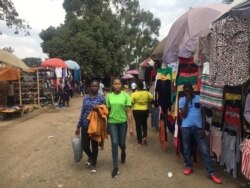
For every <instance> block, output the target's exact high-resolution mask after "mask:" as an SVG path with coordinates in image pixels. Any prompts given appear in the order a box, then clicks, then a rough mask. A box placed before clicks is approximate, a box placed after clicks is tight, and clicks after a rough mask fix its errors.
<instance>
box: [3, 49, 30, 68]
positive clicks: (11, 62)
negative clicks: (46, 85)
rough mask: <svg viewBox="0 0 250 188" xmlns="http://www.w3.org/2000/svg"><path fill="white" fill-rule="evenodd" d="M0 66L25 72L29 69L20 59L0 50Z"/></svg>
mask: <svg viewBox="0 0 250 188" xmlns="http://www.w3.org/2000/svg"><path fill="white" fill-rule="evenodd" d="M0 64H4V66H7V67H16V68H19V69H22V70H26V71H27V70H29V69H30V68H29V67H28V66H27V65H26V64H25V63H24V62H23V61H22V60H21V59H19V58H18V57H17V56H15V55H13V54H11V53H9V52H7V51H6V50H0Z"/></svg>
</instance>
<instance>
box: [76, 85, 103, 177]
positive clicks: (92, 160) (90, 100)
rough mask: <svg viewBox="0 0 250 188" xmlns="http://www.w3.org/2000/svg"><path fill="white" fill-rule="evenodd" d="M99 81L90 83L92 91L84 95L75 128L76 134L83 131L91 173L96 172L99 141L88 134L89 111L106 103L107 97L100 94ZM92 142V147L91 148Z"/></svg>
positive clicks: (84, 145)
mask: <svg viewBox="0 0 250 188" xmlns="http://www.w3.org/2000/svg"><path fill="white" fill-rule="evenodd" d="M98 90H99V82H98V81H97V80H93V81H91V83H90V92H89V94H88V95H85V96H84V97H83V102H82V110H81V115H80V118H79V121H78V124H77V128H76V130H75V134H76V135H79V134H80V132H81V138H82V147H83V151H84V152H85V153H86V154H87V156H88V158H89V159H88V161H87V162H86V166H87V167H91V171H90V172H91V173H96V164H97V156H98V142H97V141H95V140H94V139H91V138H90V136H89V134H88V126H89V120H88V119H87V117H88V115H89V113H90V112H91V111H92V110H93V108H96V107H97V105H101V104H105V98H104V97H103V96H102V95H100V94H98ZM90 143H91V149H90Z"/></svg>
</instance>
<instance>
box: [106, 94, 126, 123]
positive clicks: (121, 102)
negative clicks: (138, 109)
mask: <svg viewBox="0 0 250 188" xmlns="http://www.w3.org/2000/svg"><path fill="white" fill-rule="evenodd" d="M106 104H107V107H108V108H109V110H110V111H109V117H108V122H109V123H124V122H126V121H127V112H126V107H130V106H131V100H130V97H129V95H128V94H127V93H125V92H123V91H122V92H121V93H119V94H116V93H113V92H112V93H109V94H108V95H107V100H106Z"/></svg>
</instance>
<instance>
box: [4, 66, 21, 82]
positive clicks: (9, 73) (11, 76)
mask: <svg viewBox="0 0 250 188" xmlns="http://www.w3.org/2000/svg"><path fill="white" fill-rule="evenodd" d="M19 78H20V70H18V69H16V68H12V67H1V68H0V81H5V80H18V79H19Z"/></svg>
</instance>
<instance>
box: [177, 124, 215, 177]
mask: <svg viewBox="0 0 250 188" xmlns="http://www.w3.org/2000/svg"><path fill="white" fill-rule="evenodd" d="M181 132H182V139H183V155H184V160H185V164H186V167H188V168H193V163H192V160H191V144H190V137H191V135H193V137H194V139H195V141H196V144H197V145H198V147H199V149H200V152H201V156H202V159H203V162H204V163H205V166H206V170H207V172H208V174H211V173H213V172H214V167H213V162H212V160H211V157H210V155H209V150H208V146H207V142H206V139H205V137H203V138H201V135H202V129H201V128H197V127H182V128H181Z"/></svg>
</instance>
